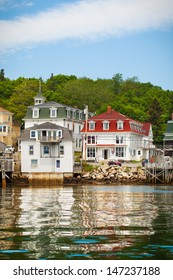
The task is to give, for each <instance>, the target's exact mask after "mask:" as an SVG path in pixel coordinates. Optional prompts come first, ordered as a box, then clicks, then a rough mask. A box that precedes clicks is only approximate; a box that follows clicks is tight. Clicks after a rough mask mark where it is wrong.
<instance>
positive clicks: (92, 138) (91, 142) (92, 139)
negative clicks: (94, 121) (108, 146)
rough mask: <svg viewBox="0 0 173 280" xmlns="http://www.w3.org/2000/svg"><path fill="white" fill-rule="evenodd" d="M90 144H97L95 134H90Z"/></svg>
mask: <svg viewBox="0 0 173 280" xmlns="http://www.w3.org/2000/svg"><path fill="white" fill-rule="evenodd" d="M87 142H88V144H95V143H96V137H95V136H91V135H89V136H88V141H87Z"/></svg>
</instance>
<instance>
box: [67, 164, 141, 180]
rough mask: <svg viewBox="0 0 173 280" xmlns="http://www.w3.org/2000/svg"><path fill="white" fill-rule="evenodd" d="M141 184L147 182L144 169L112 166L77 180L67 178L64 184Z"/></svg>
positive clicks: (95, 170)
mask: <svg viewBox="0 0 173 280" xmlns="http://www.w3.org/2000/svg"><path fill="white" fill-rule="evenodd" d="M120 182H124V183H130V182H131V183H134V182H136V183H140V182H146V176H145V169H144V168H142V167H128V166H121V167H119V166H110V167H99V168H98V169H94V170H93V171H92V172H88V173H86V174H83V175H81V176H77V177H76V178H74V177H73V178H65V179H64V183H91V184H99V183H106V184H109V183H110V184H112V183H120Z"/></svg>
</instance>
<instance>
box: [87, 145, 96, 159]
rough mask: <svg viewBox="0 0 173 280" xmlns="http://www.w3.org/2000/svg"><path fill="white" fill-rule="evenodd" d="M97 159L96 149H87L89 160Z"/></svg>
mask: <svg viewBox="0 0 173 280" xmlns="http://www.w3.org/2000/svg"><path fill="white" fill-rule="evenodd" d="M95 157H96V148H95V147H87V158H95Z"/></svg>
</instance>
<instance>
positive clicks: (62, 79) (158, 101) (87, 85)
mask: <svg viewBox="0 0 173 280" xmlns="http://www.w3.org/2000/svg"><path fill="white" fill-rule="evenodd" d="M41 88H42V94H43V95H44V96H45V97H46V100H47V101H55V102H58V103H62V104H66V105H70V106H73V107H77V108H81V109H83V108H84V107H85V105H88V107H89V111H91V112H94V113H97V114H100V113H102V112H105V111H106V110H107V106H108V105H111V106H112V108H113V109H114V110H117V111H119V112H120V113H122V114H124V115H126V116H129V117H131V118H133V119H135V120H138V121H141V122H151V123H152V125H153V131H154V140H155V143H157V144H159V143H160V144H161V143H162V139H163V133H164V132H165V126H166V122H167V121H168V120H169V119H170V118H171V114H172V113H173V102H172V100H173V92H172V91H169V90H167V91H165V90H163V89H162V88H160V87H157V86H154V85H152V84H151V83H140V82H139V80H138V78H137V77H132V78H129V79H127V80H123V77H122V74H119V73H118V74H115V75H114V76H113V77H112V79H97V80H92V79H89V78H87V77H82V78H77V77H76V76H74V75H70V76H68V75H61V74H59V75H56V76H54V75H53V74H52V75H51V77H50V78H48V79H47V80H46V81H42V85H41ZM38 91H39V79H36V78H29V79H26V78H23V77H20V78H18V79H16V80H10V79H8V78H6V77H5V74H4V70H3V69H1V71H0V106H2V107H4V108H5V109H7V110H9V111H11V112H13V113H14V116H15V118H17V119H18V120H20V121H21V120H22V118H23V117H24V115H25V113H26V109H27V107H28V106H30V105H33V104H34V99H33V98H34V96H36V95H37V93H38Z"/></svg>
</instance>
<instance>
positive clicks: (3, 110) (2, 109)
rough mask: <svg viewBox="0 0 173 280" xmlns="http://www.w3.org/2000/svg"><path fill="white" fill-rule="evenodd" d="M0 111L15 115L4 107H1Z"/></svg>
mask: <svg viewBox="0 0 173 280" xmlns="http://www.w3.org/2000/svg"><path fill="white" fill-rule="evenodd" d="M0 113H6V114H9V115H13V113H11V112H9V111H7V110H5V109H4V108H3V107H0Z"/></svg>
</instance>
